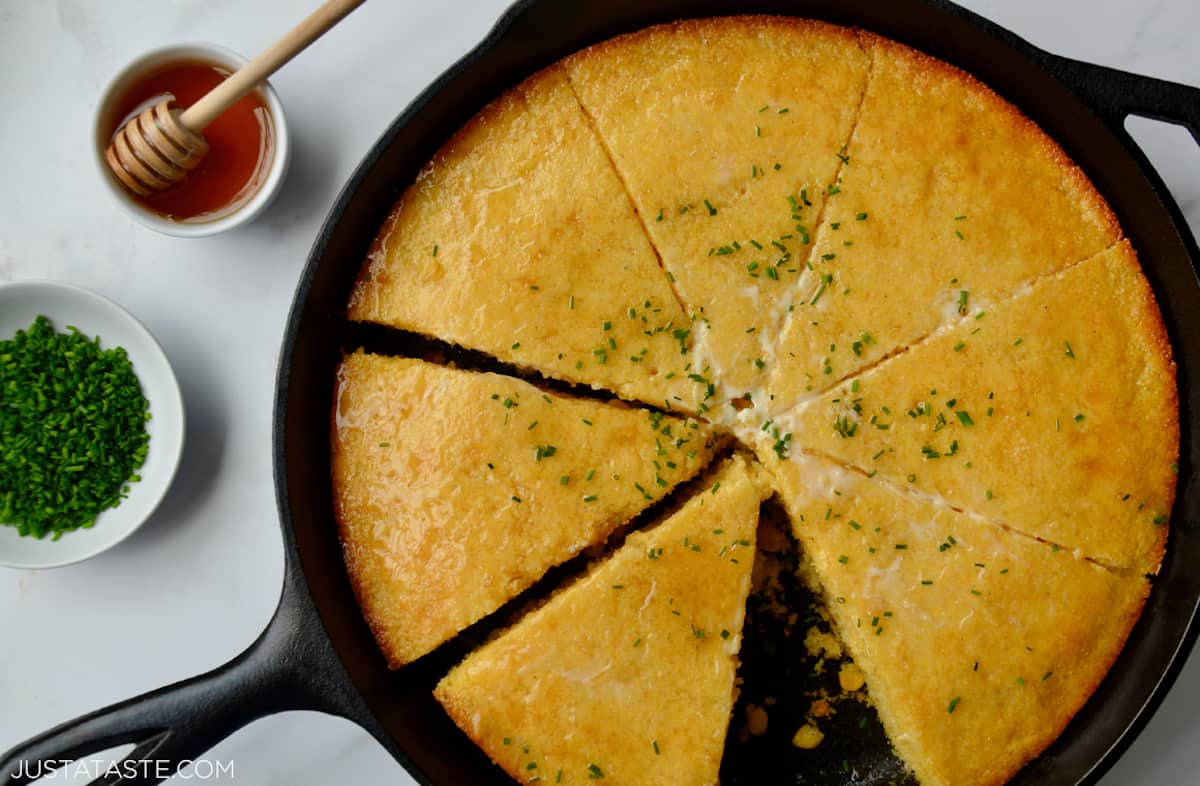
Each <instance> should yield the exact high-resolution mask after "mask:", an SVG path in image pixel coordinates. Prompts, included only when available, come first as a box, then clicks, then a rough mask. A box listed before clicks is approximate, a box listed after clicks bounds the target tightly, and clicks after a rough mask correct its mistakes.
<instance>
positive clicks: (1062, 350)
mask: <svg viewBox="0 0 1200 786" xmlns="http://www.w3.org/2000/svg"><path fill="white" fill-rule="evenodd" d="M777 423H778V428H780V429H782V430H784V431H788V432H790V433H791V434H792V439H793V440H794V441H796V442H797V443H798V444H801V445H803V446H804V448H805V449H807V450H812V451H815V452H817V453H820V454H824V455H828V456H832V457H835V458H836V459H838V460H839V461H842V462H845V463H846V464H849V465H852V466H854V467H858V468H859V469H861V470H862V471H864V472H874V473H878V477H880V478H881V479H886V480H888V481H889V482H890V483H892V484H894V485H897V486H903V487H906V488H910V489H912V490H913V491H916V492H918V493H922V494H929V495H934V496H936V497H939V498H941V499H943V500H945V501H946V502H947V503H948V504H950V505H953V506H954V507H957V508H959V509H963V510H967V511H971V512H974V513H977V514H979V515H981V516H984V517H986V518H988V519H990V520H993V521H996V522H999V523H1002V524H1004V525H1006V526H1009V527H1011V528H1013V529H1015V530H1018V531H1020V532H1024V533H1027V534H1030V535H1034V536H1036V537H1039V538H1042V539H1043V540H1046V541H1050V542H1054V543H1058V544H1060V545H1061V546H1064V547H1066V548H1069V549H1073V550H1077V551H1079V552H1080V553H1081V554H1082V555H1083V556H1085V557H1090V558H1093V559H1097V560H1100V561H1102V562H1104V563H1105V564H1108V565H1111V566H1116V567H1119V568H1123V569H1129V570H1132V571H1134V572H1136V573H1140V574H1153V573H1156V572H1157V571H1158V565H1159V562H1160V561H1161V559H1162V554H1163V548H1164V546H1165V543H1166V536H1167V527H1166V522H1167V517H1168V516H1169V514H1170V512H1171V502H1172V499H1173V496H1174V486H1175V473H1174V471H1173V467H1174V465H1175V462H1176V461H1178V457H1179V408H1178V404H1177V401H1176V393H1175V367H1174V363H1173V362H1172V360H1171V348H1170V344H1169V343H1168V341H1167V337H1166V334H1165V333H1164V331H1163V328H1162V322H1161V319H1160V317H1159V315H1158V309H1157V306H1156V305H1155V302H1154V297H1153V294H1152V293H1151V291H1150V287H1149V284H1147V282H1146V279H1145V277H1144V276H1143V275H1142V273H1141V270H1140V268H1139V266H1138V262H1137V257H1136V255H1135V254H1134V253H1133V249H1132V248H1131V247H1130V246H1129V243H1128V242H1122V243H1120V244H1119V245H1117V246H1116V247H1114V248H1112V249H1110V250H1108V251H1105V252H1104V253H1101V254H1098V255H1097V256H1095V257H1093V258H1091V259H1088V260H1087V261H1085V262H1082V263H1080V264H1078V265H1076V266H1074V267H1072V268H1069V269H1068V270H1066V271H1064V272H1062V273H1059V274H1057V275H1054V276H1051V277H1049V278H1045V279H1042V280H1040V281H1038V282H1037V283H1035V284H1033V285H1032V286H1031V287H1029V288H1027V289H1026V290H1024V291H1022V292H1020V293H1018V294H1017V295H1015V296H1014V297H1012V298H1011V299H1009V300H1006V301H1003V302H1000V303H997V304H995V306H994V307H993V308H991V309H989V310H988V311H987V312H986V313H983V314H982V316H980V317H979V318H975V317H967V318H965V319H963V320H961V321H959V322H958V323H956V324H954V325H953V326H951V327H950V328H949V329H947V330H946V331H944V332H942V333H939V334H938V335H936V336H934V337H933V338H931V339H929V340H928V341H926V342H924V343H921V344H919V345H917V346H915V347H913V348H912V349H911V350H910V351H908V352H905V353H903V354H901V355H898V356H896V357H895V358H892V359H891V360H889V361H887V362H886V363H884V364H883V365H881V366H878V367H876V368H874V369H871V370H870V371H868V372H866V373H864V374H863V375H862V376H861V377H857V378H855V379H854V380H852V381H850V382H846V383H843V384H841V385H839V386H837V387H836V388H834V389H832V390H831V391H829V392H827V393H825V394H824V395H823V396H822V397H821V398H819V399H816V400H814V401H811V402H809V403H806V404H803V405H801V407H800V408H799V409H798V410H797V411H796V412H795V413H794V414H793V415H791V416H788V417H780V418H778V419H777Z"/></svg>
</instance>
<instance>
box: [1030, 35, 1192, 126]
mask: <svg viewBox="0 0 1200 786" xmlns="http://www.w3.org/2000/svg"><path fill="white" fill-rule="evenodd" d="M1047 65H1048V67H1049V68H1050V70H1051V71H1053V72H1054V74H1055V75H1056V76H1057V77H1058V78H1059V79H1061V80H1062V81H1063V82H1065V83H1066V84H1067V85H1068V86H1069V87H1071V88H1072V89H1073V90H1074V91H1075V93H1076V94H1077V95H1079V96H1080V97H1081V98H1083V99H1084V100H1085V101H1086V102H1087V103H1088V104H1090V105H1091V107H1092V109H1093V110H1094V111H1095V112H1097V113H1098V114H1099V115H1100V116H1101V117H1103V118H1104V120H1105V121H1107V122H1108V124H1109V126H1110V127H1114V128H1118V129H1120V128H1123V126H1124V123H1125V118H1126V117H1128V116H1129V115H1141V116H1142V117H1148V118H1152V119H1154V120H1164V121H1166V122H1168V123H1175V124H1177V125H1181V126H1184V127H1186V128H1187V129H1188V130H1189V131H1191V132H1192V137H1193V138H1194V139H1195V140H1196V143H1197V144H1200V88H1195V87H1190V86H1188V85H1182V84H1179V83H1177V82H1168V81H1166V80H1163V79H1155V78H1153V77H1149V76H1140V75H1138V74H1131V73H1129V72H1128V71H1119V70H1117V69H1115V68H1108V67H1106V66H1099V65H1094V64H1092V63H1085V62H1082V61H1080V60H1071V59H1069V58H1065V57H1057V56H1050V57H1049V62H1048V63H1047Z"/></svg>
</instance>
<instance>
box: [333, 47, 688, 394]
mask: <svg viewBox="0 0 1200 786" xmlns="http://www.w3.org/2000/svg"><path fill="white" fill-rule="evenodd" d="M348 315H349V317H350V318H351V319H353V320H357V321H367V322H377V323H381V324H386V325H390V326H393V327H397V328H400V329H403V330H408V331H412V332H416V333H420V334H424V335H432V336H434V337H436V338H438V339H440V340H443V341H447V342H450V343H452V344H457V345H460V346H465V347H469V348H472V349H476V350H479V351H482V352H486V353H488V354H490V355H493V356H495V357H497V358H499V359H500V360H502V361H505V362H507V363H511V364H515V365H517V366H521V367H523V368H530V369H535V370H537V371H539V372H541V373H543V374H547V375H549V376H553V377H556V378H559V379H565V380H567V381H570V382H574V383H579V384H584V385H590V386H594V387H602V388H605V389H608V390H612V391H613V392H615V393H616V394H618V395H619V396H621V397H623V398H626V399H629V400H638V401H643V402H648V403H651V404H653V405H655V406H660V407H665V408H668V409H682V410H685V411H695V409H696V408H697V406H698V398H697V393H698V391H699V390H700V387H699V386H698V385H697V383H695V382H694V381H692V380H690V379H689V378H688V374H687V367H688V364H689V361H690V360H691V358H690V357H689V354H688V352H689V349H690V344H691V339H690V329H691V324H690V320H689V319H688V318H687V317H686V315H685V314H684V313H683V311H682V309H681V308H680V307H679V304H678V302H677V301H676V299H675V296H674V294H673V293H672V291H671V288H670V284H669V282H668V280H667V277H666V275H665V274H664V273H663V271H662V269H661V267H660V266H659V263H658V259H657V257H656V256H655V253H654V250H653V249H652V248H651V246H650V244H649V242H648V241H647V239H646V237H645V233H644V230H643V229H642V226H641V224H640V223H639V221H638V218H637V216H636V214H635V212H634V209H633V205H632V204H631V203H630V201H629V198H628V196H627V194H626V192H625V189H624V187H623V186H622V184H621V181H620V179H619V178H618V176H617V174H616V173H615V172H614V171H613V170H612V167H611V165H610V163H609V160H608V158H607V156H606V155H605V153H604V150H603V148H602V146H601V145H600V142H599V140H598V139H597V138H596V136H595V134H594V133H593V131H592V130H591V128H590V127H589V126H588V124H587V122H586V120H585V118H584V116H583V113H582V111H581V110H580V108H579V103H578V101H577V100H576V99H575V97H574V94H573V93H572V91H571V88H570V86H569V85H568V84H567V80H566V76H565V75H564V73H563V69H562V67H561V66H552V67H550V68H547V69H545V70H543V71H541V72H539V73H537V74H535V75H534V76H532V77H530V78H529V79H527V80H526V81H524V82H522V83H521V84H520V85H518V86H517V87H515V88H513V89H512V90H510V91H508V92H507V93H505V94H504V95H502V96H501V97H500V98H498V99H496V100H495V101H493V102H492V103H491V104H489V105H488V106H487V107H485V108H484V110H483V111H482V112H481V113H480V114H479V115H478V116H476V117H475V118H474V119H472V120H471V121H470V122H468V123H467V124H466V125H465V126H464V127H463V128H462V129H460V130H459V131H458V132H457V133H456V134H455V135H454V136H453V137H452V138H451V139H450V141H448V142H447V143H446V144H445V145H444V146H443V147H442V149H440V150H439V151H438V153H437V154H436V155H435V156H434V158H433V160H432V161H431V162H430V163H429V164H428V165H426V166H425V167H424V168H423V169H422V170H421V172H420V174H419V175H418V176H417V179H416V182H415V183H413V185H412V186H410V187H409V188H408V189H407V190H406V191H405V192H404V194H403V196H402V197H401V198H400V200H399V201H398V202H397V204H396V206H395V207H394V208H393V210H392V213H391V214H390V215H389V217H388V219H387V220H386V221H385V223H384V226H383V227H382V229H381V231H380V233H379V235H378V236H377V237H376V239H375V242H374V244H373V245H372V250H371V253H370V254H369V256H368V258H367V260H366V262H365V264H364V267H363V269H362V271H360V273H359V276H358V280H357V282H356V286H355V288H354V290H353V292H352V294H351V297H350V302H349V307H348ZM606 326H607V327H606Z"/></svg>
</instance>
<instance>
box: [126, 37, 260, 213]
mask: <svg viewBox="0 0 1200 786" xmlns="http://www.w3.org/2000/svg"><path fill="white" fill-rule="evenodd" d="M229 74H230V71H229V70H228V69H226V68H224V67H222V66H220V65H217V64H215V63H209V62H204V61H199V60H183V61H177V62H173V63H167V64H165V65H163V66H160V67H158V68H156V69H154V70H152V71H149V72H147V73H146V74H145V75H144V76H142V77H140V78H139V79H138V80H137V81H135V82H134V83H133V84H132V85H130V87H128V88H127V89H126V90H125V92H124V93H122V94H121V95H120V96H118V98H117V101H116V105H117V110H116V112H115V113H114V117H117V118H119V120H118V122H117V123H116V124H115V125H114V126H113V128H112V129H111V133H110V140H111V138H112V137H115V136H116V133H117V131H119V130H120V129H121V128H122V127H123V126H124V125H125V123H127V122H128V121H130V120H132V119H133V118H134V117H136V116H137V115H138V114H139V113H141V112H142V111H143V110H145V109H147V108H148V107H151V106H153V105H155V104H157V103H158V102H159V101H161V100H162V99H164V98H170V99H171V100H172V105H173V106H175V107H178V108H180V109H186V108H187V107H189V106H191V105H192V104H193V103H195V102H196V101H198V100H200V98H202V97H203V96H204V95H205V94H206V93H208V91H210V90H212V89H213V88H214V87H216V86H217V85H218V84H220V82H221V81H222V80H224V79H225V78H226V77H228V76H229ZM204 138H205V139H207V140H208V144H209V150H208V153H206V154H205V156H204V158H203V159H202V160H201V161H200V165H199V166H197V167H196V168H195V169H193V170H192V171H191V172H189V173H188V174H187V176H186V177H184V178H183V179H182V180H181V181H180V182H178V183H176V184H174V185H173V186H171V187H170V188H168V189H166V190H164V191H159V192H156V193H152V194H149V195H147V196H136V195H133V194H130V196H132V197H133V199H134V200H136V201H137V202H138V204H140V205H141V206H142V207H145V208H146V209H148V210H150V211H153V212H154V213H157V214H158V215H160V216H163V217H164V218H167V219H169V220H171V221H180V222H188V223H197V222H203V221H212V220H215V219H218V218H221V217H223V216H227V215H229V214H230V213H233V212H234V211H236V210H237V209H238V208H240V207H241V206H242V205H244V204H245V203H246V202H248V201H249V200H250V198H251V197H252V196H254V194H255V192H256V191H258V189H259V187H260V186H261V185H262V183H263V181H264V180H265V179H266V176H267V172H268V171H269V170H270V168H271V162H272V159H273V158H274V156H275V129H274V124H273V122H272V118H271V112H270V110H269V109H268V108H267V106H266V104H265V102H264V101H263V98H262V96H261V95H260V94H259V93H258V91H257V90H256V91H253V92H251V93H250V94H249V95H247V96H246V97H245V98H243V99H241V100H240V101H238V102H237V103H236V104H234V105H233V106H232V107H230V108H229V109H228V110H226V111H225V112H224V113H222V114H221V116H220V117H218V118H217V119H216V120H214V121H213V122H212V123H210V124H209V125H208V126H207V127H206V128H205V129H204ZM114 179H115V177H114Z"/></svg>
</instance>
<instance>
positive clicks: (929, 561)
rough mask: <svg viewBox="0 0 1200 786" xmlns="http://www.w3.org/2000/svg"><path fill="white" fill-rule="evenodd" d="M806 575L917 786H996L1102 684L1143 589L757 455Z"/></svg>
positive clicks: (810, 463) (812, 464) (949, 515)
mask: <svg viewBox="0 0 1200 786" xmlns="http://www.w3.org/2000/svg"><path fill="white" fill-rule="evenodd" d="M767 466H768V467H769V469H770V472H771V473H772V474H774V475H775V476H776V478H777V480H778V484H779V490H780V494H781V496H782V499H783V502H784V504H785V506H786V508H787V510H788V512H789V514H790V515H791V518H792V528H793V531H794V533H795V535H796V537H797V539H798V540H799V541H800V543H801V548H802V550H803V553H804V558H805V560H806V562H807V568H808V570H809V571H810V572H811V574H812V575H813V576H815V578H816V579H817V580H818V581H819V583H820V585H821V590H822V591H823V593H824V597H825V599H826V602H827V604H828V608H829V610H830V612H831V613H832V615H833V617H834V620H835V622H836V623H837V627H838V633H839V635H840V636H841V638H842V640H843V642H844V643H845V645H846V647H847V649H848V650H849V652H850V654H851V655H852V656H853V657H854V662H855V663H856V664H858V665H859V666H860V667H861V668H862V670H863V672H864V673H865V674H866V680H867V684H868V686H869V688H870V691H871V698H872V700H873V702H874V704H875V707H876V709H877V710H878V712H879V717H880V719H881V720H882V721H883V724H884V728H885V730H886V731H887V733H888V736H889V738H890V740H891V742H892V745H893V746H894V747H895V749H896V752H897V753H898V754H899V755H900V757H901V758H902V759H903V760H904V761H905V763H907V764H908V765H909V767H911V768H912V770H913V771H914V773H915V774H916V776H917V779H918V780H919V781H920V782H921V784H922V786H957V785H958V784H971V786H997V785H998V784H1001V783H1004V782H1005V781H1006V780H1008V779H1009V778H1010V777H1012V776H1013V775H1014V774H1015V773H1016V772H1017V770H1019V769H1020V768H1021V767H1022V766H1023V765H1024V764H1025V763H1026V762H1027V761H1029V760H1030V759H1032V758H1033V757H1034V756H1036V755H1037V754H1039V753H1040V752H1041V751H1042V750H1043V749H1044V748H1045V747H1046V746H1047V745H1049V744H1050V742H1052V741H1053V740H1054V739H1055V738H1056V737H1057V736H1058V735H1059V734H1060V733H1061V732H1062V730H1063V728H1064V727H1065V726H1066V724H1067V722H1068V721H1069V720H1070V719H1071V717H1072V716H1074V714H1075V713H1076V712H1077V711H1078V710H1079V709H1080V707H1082V706H1083V704H1084V702H1085V701H1086V700H1087V698H1088V696H1090V695H1091V693H1092V692H1093V691H1094V690H1095V689H1096V687H1097V685H1099V683H1100V681H1101V680H1102V679H1103V678H1104V675H1105V673H1106V672H1107V671H1108V669H1109V667H1110V666H1111V664H1112V662H1113V661H1114V660H1115V659H1116V657H1117V654H1118V653H1119V652H1120V650H1121V647H1122V646H1123V644H1124V642H1125V639H1126V637H1127V636H1128V634H1129V631H1130V629H1131V628H1132V627H1133V624H1134V622H1135V621H1136V620H1137V617H1138V614H1139V613H1140V611H1141V608H1142V604H1143V602H1144V601H1145V598H1146V595H1147V593H1148V592H1149V589H1150V587H1149V583H1148V582H1147V581H1146V579H1145V578H1144V577H1142V576H1140V575H1136V574H1130V573H1115V572H1113V571H1109V570H1106V569H1104V568H1103V567H1100V566H1098V565H1095V564H1093V563H1091V562H1088V561H1086V560H1082V559H1079V558H1078V557H1076V556H1075V555H1073V554H1071V553H1070V552H1068V551H1066V550H1056V549H1055V548H1054V547H1053V546H1051V545H1049V544H1046V543H1042V542H1039V541H1037V540H1034V539H1033V538H1029V537H1026V536H1024V535H1020V534H1016V533H1012V532H1009V531H1007V530H1005V529H1002V528H1000V527H997V526H995V525H993V524H989V523H987V522H984V521H981V520H979V519H977V518H975V517H973V516H969V515H966V514H963V513H959V512H956V511H955V510H953V509H952V508H949V507H946V506H943V505H938V504H935V503H932V502H929V501H928V500H924V499H920V498H918V497H916V496H913V495H911V494H908V493H905V492H903V491H895V490H892V489H890V488H887V487H885V486H883V485H881V484H879V483H875V482H873V481H871V480H869V479H867V478H865V477H863V476H861V475H859V474H858V473H853V472H847V471H845V470H842V469H841V468H839V467H837V466H836V465H834V464H832V463H828V462H824V461H821V460H817V459H812V458H804V457H798V458H796V459H794V460H789V461H780V462H769V463H768V464H767Z"/></svg>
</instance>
